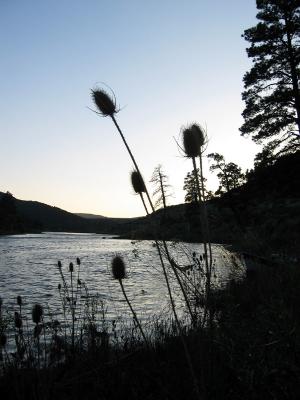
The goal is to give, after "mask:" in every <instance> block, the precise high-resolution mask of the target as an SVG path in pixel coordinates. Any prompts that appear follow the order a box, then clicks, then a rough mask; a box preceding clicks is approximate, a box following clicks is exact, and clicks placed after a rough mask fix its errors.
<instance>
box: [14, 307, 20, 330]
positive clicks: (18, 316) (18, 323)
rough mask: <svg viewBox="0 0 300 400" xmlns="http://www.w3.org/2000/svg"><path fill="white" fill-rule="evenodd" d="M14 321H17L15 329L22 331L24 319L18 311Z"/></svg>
mask: <svg viewBox="0 0 300 400" xmlns="http://www.w3.org/2000/svg"><path fill="white" fill-rule="evenodd" d="M14 319H15V327H16V328H17V329H19V330H20V329H21V328H22V318H21V315H20V314H19V313H18V312H16V311H15V318H14Z"/></svg>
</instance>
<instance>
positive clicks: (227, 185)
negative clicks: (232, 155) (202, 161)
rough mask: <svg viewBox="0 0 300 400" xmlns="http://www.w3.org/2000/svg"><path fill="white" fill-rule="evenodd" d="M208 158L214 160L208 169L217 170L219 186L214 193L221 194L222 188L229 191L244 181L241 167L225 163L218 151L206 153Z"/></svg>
mask: <svg viewBox="0 0 300 400" xmlns="http://www.w3.org/2000/svg"><path fill="white" fill-rule="evenodd" d="M207 157H208V158H210V159H212V160H213V161H214V164H212V165H211V166H210V167H209V169H210V171H212V172H213V171H219V172H218V173H217V177H218V178H219V182H220V187H219V189H218V190H217V192H216V194H217V195H218V194H222V193H223V190H226V191H227V192H229V191H230V190H232V189H235V188H237V187H239V186H241V184H242V183H243V182H244V181H245V175H244V174H243V173H242V170H241V168H240V167H239V166H238V165H237V164H235V163H233V162H230V163H226V162H225V158H224V156H222V155H221V154H219V153H210V154H208V155H207Z"/></svg>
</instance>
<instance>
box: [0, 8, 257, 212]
mask: <svg viewBox="0 0 300 400" xmlns="http://www.w3.org/2000/svg"><path fill="white" fill-rule="evenodd" d="M255 15H256V7H255V0H227V1H224V0H214V1H211V0H190V1H189V0H187V1H174V0H173V1H167V0H165V1H164V0H161V1H157V0H154V1H143V0H140V1H134V0H127V1H125V0H115V1H113V0H111V1H101V0H81V1H79V0H76V1H74V0H51V1H50V0H48V1H47V0H44V1H41V0H35V1H33V0H26V1H24V0H0V38H1V39H0V50H1V62H0V73H1V80H0V108H1V119H0V140H1V141H0V143H1V157H0V170H1V180H0V190H2V191H6V190H9V191H11V192H12V193H13V194H14V195H15V196H16V197H18V198H21V199H27V200H38V201H42V202H45V203H48V204H50V205H55V206H57V207H61V208H63V209H66V210H68V211H71V212H89V213H96V214H103V215H107V216H124V217H125V216H137V215H142V214H143V209H142V206H141V205H140V202H139V199H138V198H137V197H135V196H134V195H133V191H132V189H131V186H130V182H129V172H130V170H131V167H132V166H131V162H130V160H129V158H128V155H127V153H126V151H125V148H124V146H123V144H122V143H121V140H120V138H119V136H118V134H117V132H116V131H115V129H114V127H113V125H112V123H111V121H110V120H109V119H108V118H100V117H98V116H97V115H95V114H94V113H92V112H91V111H90V110H89V109H88V108H87V107H91V106H92V103H91V99H90V89H91V88H93V87H94V85H95V84H96V83H97V82H105V83H107V84H108V85H110V86H111V87H112V88H113V89H114V91H115V93H116V97H117V102H118V104H119V105H120V106H121V107H122V110H121V111H120V113H119V114H118V121H119V123H120V125H121V126H122V128H123V130H124V133H125V135H126V137H127V139H128V142H129V144H130V145H131V147H132V150H133V152H134V153H135V155H136V158H137V160H138V162H139V163H140V168H141V170H142V172H143V175H144V178H145V180H146V181H147V180H149V179H150V178H151V174H152V171H153V169H154V167H155V166H157V164H159V163H161V164H162V165H163V167H164V169H165V172H166V173H167V174H168V175H169V176H170V184H172V185H173V188H174V192H175V196H174V198H173V199H172V203H173V204H176V203H180V202H183V199H184V193H183V191H182V186H183V179H184V176H185V175H186V173H187V171H189V170H191V163H190V162H189V161H188V160H185V159H183V158H182V157H181V156H180V154H179V152H178V149H177V147H176V144H175V141H174V139H173V136H175V137H178V135H179V131H180V128H181V126H182V125H184V124H187V123H189V122H194V121H197V122H199V123H200V124H202V125H204V126H207V131H208V136H209V138H210V143H209V148H208V152H220V153H222V154H223V155H224V156H225V157H226V159H227V160H228V161H234V162H236V163H238V164H239V165H240V166H242V167H243V168H244V169H245V168H249V167H251V166H252V164H253V157H254V155H255V154H256V153H257V152H258V151H259V147H257V146H256V145H254V144H253V142H252V141H251V139H245V138H241V137H240V134H239V131H238V128H239V127H240V125H241V123H242V117H241V112H242V110H243V102H242V100H241V91H242V87H243V84H242V77H243V74H244V73H245V71H246V70H247V69H249V67H250V61H249V60H248V59H247V55H246V52H245V48H246V45H247V44H246V42H245V41H244V40H243V39H242V38H241V34H242V33H243V30H244V29H246V28H248V27H250V26H252V25H254V24H255V23H256V19H255ZM205 164H206V171H208V166H207V160H205ZM207 176H208V178H209V180H208V182H209V183H208V186H209V187H210V188H211V189H216V188H217V182H216V179H215V178H214V177H213V176H212V175H209V174H208V173H207Z"/></svg>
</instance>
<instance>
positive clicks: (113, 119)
mask: <svg viewBox="0 0 300 400" xmlns="http://www.w3.org/2000/svg"><path fill="white" fill-rule="evenodd" d="M110 117H111V119H112V121H113V123H114V124H115V126H116V128H117V130H118V132H119V134H120V136H121V138H122V140H123V142H124V144H125V147H126V149H127V151H128V153H129V156H130V158H131V160H132V162H133V165H134V167H135V169H136V171H137V172H138V173H139V174H140V175H141V176H142V174H141V172H140V170H139V167H138V165H137V163H136V161H135V158H134V156H133V154H132V152H131V150H130V147H129V146H128V144H127V142H126V139H125V137H124V135H123V133H122V131H121V128H120V127H119V125H118V123H117V121H116V118H115V116H114V115H110ZM145 189H146V190H145V193H146V196H147V199H148V201H149V204H150V207H151V210H152V212H154V211H155V208H154V206H153V203H152V200H151V197H150V195H149V193H148V190H147V187H145Z"/></svg>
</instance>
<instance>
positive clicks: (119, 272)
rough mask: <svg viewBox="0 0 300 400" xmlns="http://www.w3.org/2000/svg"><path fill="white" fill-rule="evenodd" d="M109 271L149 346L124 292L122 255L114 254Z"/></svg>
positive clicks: (146, 340) (124, 267)
mask: <svg viewBox="0 0 300 400" xmlns="http://www.w3.org/2000/svg"><path fill="white" fill-rule="evenodd" d="M111 271H112V276H113V278H114V279H117V280H118V281H119V284H120V287H121V290H122V293H123V296H124V297H125V300H126V302H127V304H128V307H129V308H130V311H131V313H132V315H133V319H134V321H135V323H136V325H137V327H138V328H139V330H140V332H141V335H142V337H143V339H144V341H145V344H146V345H147V346H148V347H149V342H148V339H147V338H146V335H145V333H144V331H143V328H142V325H141V323H140V321H139V319H138V317H137V315H136V312H135V311H134V309H133V307H132V305H131V303H130V301H129V299H128V297H127V294H126V292H125V288H124V285H123V279H125V278H126V266H125V263H124V260H123V258H122V257H120V256H115V257H114V258H113V259H112V262H111Z"/></svg>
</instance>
